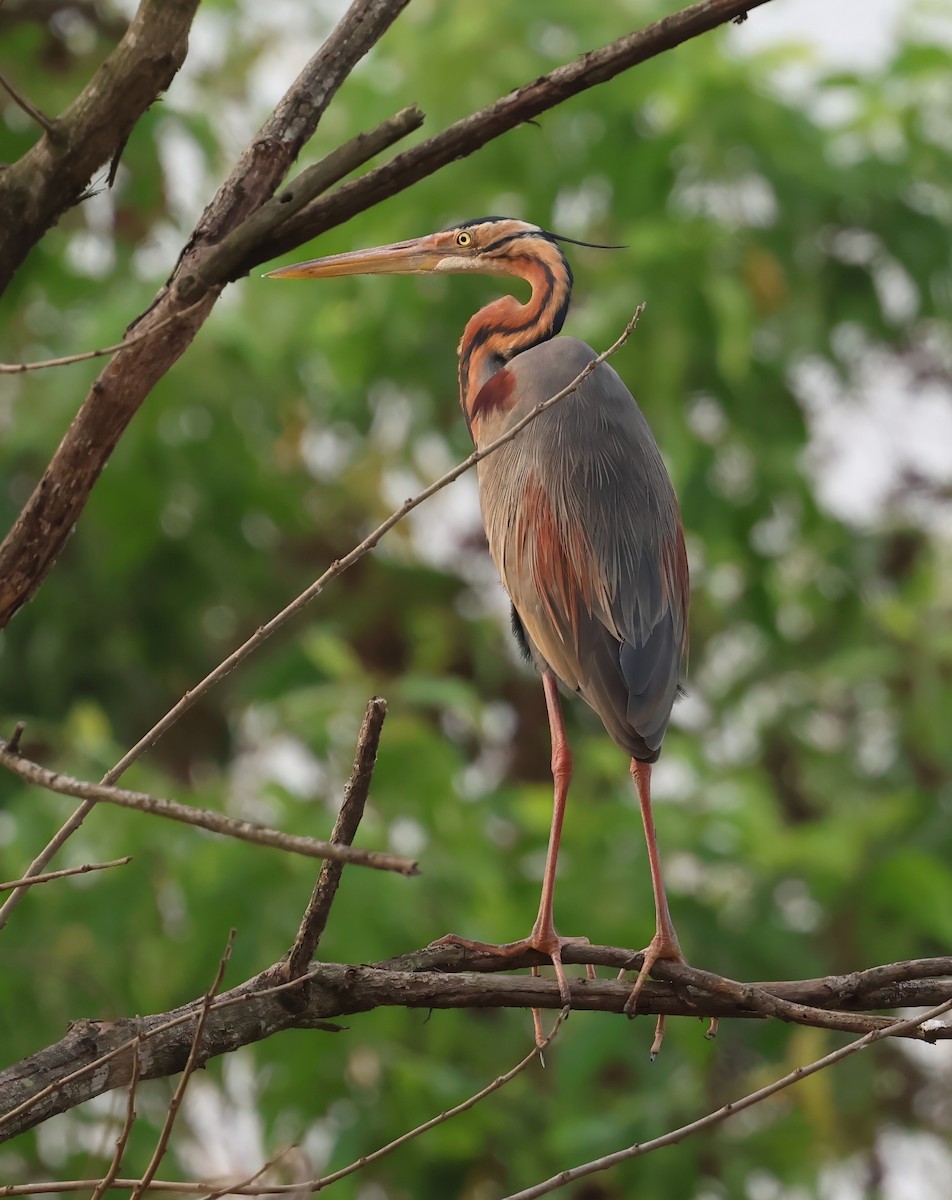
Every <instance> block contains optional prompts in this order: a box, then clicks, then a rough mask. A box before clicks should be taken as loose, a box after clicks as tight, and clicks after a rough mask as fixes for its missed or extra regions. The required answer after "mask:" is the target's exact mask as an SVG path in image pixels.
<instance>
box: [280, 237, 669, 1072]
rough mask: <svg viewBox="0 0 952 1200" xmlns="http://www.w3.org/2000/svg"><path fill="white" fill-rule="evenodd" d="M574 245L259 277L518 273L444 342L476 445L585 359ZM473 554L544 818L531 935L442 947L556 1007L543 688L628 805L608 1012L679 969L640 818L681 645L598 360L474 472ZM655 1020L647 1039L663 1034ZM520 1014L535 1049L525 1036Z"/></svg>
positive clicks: (603, 365)
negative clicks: (613, 1002)
mask: <svg viewBox="0 0 952 1200" xmlns="http://www.w3.org/2000/svg"><path fill="white" fill-rule="evenodd" d="M566 243H570V244H574V245H582V246H586V245H592V244H593V243H587V242H577V241H576V240H575V239H573V238H567V237H562V236H560V235H557V234H554V233H551V232H549V231H547V230H545V229H543V228H541V227H540V226H538V225H534V224H531V223H529V222H527V221H523V220H519V219H516V218H512V217H481V218H477V219H474V220H467V221H463V222H460V223H458V224H455V225H452V226H450V227H449V228H447V229H443V230H440V231H439V232H436V233H431V234H427V235H425V236H424V237H419V238H415V239H412V240H409V241H402V242H395V243H392V244H389V245H383V246H376V247H372V248H369V249H364V250H354V251H350V252H348V253H344V254H335V255H331V256H328V257H325V258H318V259H313V260H311V261H308V262H302V263H297V264H294V265H292V266H286V267H281V268H279V269H277V270H275V271H271V272H269V276H268V277H269V278H272V279H324V278H330V277H335V276H342V275H384V274H400V275H425V274H430V273H435V274H481V275H499V276H508V277H514V278H519V279H522V280H525V281H526V282H527V283H528V284H529V287H530V289H531V293H530V296H529V298H528V300H527V301H525V302H521V301H520V300H518V299H517V298H516V297H515V296H512V295H503V296H501V297H500V298H498V299H495V300H492V301H491V302H490V303H489V304H487V305H485V306H484V307H482V308H480V309H479V311H478V312H477V313H476V314H475V315H474V316H473V317H471V318H470V320H469V321H468V322H467V324H466V327H465V330H464V332H463V335H462V338H461V340H460V342H459V346H458V359H459V392H460V405H461V407H462V410H463V416H464V418H465V421H466V424H467V427H468V429H469V433H470V435H471V437H472V440H473V442H474V443H475V446H476V448H477V450H480V449H483V448H484V447H486V446H488V445H489V444H490V443H492V442H493V441H494V440H495V439H497V438H499V437H500V436H501V435H503V434H505V433H506V431H507V430H509V429H511V428H512V426H513V425H514V424H516V423H517V422H518V421H519V420H520V419H522V418H523V417H525V416H526V415H527V414H528V413H529V412H531V411H532V410H533V409H534V408H535V407H536V406H537V405H538V404H539V403H540V402H542V401H545V400H546V399H548V398H549V397H552V396H554V395H555V394H556V393H557V392H559V391H560V390H561V389H563V388H565V387H566V386H567V385H569V384H571V383H572V382H573V381H574V380H575V379H576V377H577V376H578V375H579V374H580V372H582V370H583V368H585V367H587V366H589V365H590V364H592V363H593V362H594V360H596V359H597V357H598V356H597V355H596V353H595V351H594V350H592V348H591V347H590V346H588V345H586V344H585V343H584V342H582V341H580V340H578V339H577V338H574V337H569V336H565V335H562V334H561V330H562V326H563V324H564V322H565V318H566V314H567V311H568V307H569V301H570V298H571V294H572V286H573V282H574V281H573V276H572V270H571V268H570V266H569V263H568V260H567V258H566V255H565V252H564V250H563V249H562V246H563V245H564V244H566ZM477 477H478V487H479V499H480V508H481V511H482V518H483V523H484V527H485V531H486V538H487V541H488V543H489V551H490V554H491V556H492V558H493V560H494V562H495V565H496V568H497V569H498V572H499V576H500V579H501V581H502V584H503V586H504V587H505V590H506V591H507V593H508V595H509V599H510V601H511V605H512V627H513V631H514V633H515V636H516V638H517V640H518V642H519V645H520V647H521V649H522V650H523V653H524V654H525V656H526V657H527V658H529V659H531V660H532V661H533V662H534V663H535V664H536V666H537V667H538V669H539V671H540V673H541V676H542V686H543V692H544V696H545V704H546V711H547V714H548V722H549V729H550V733H551V747H552V759H551V766H552V776H553V812H552V824H551V829H550V834H549V843H548V850H547V854H546V861H545V867H544V871H543V882H542V893H541V897H540V902H539V911H538V915H537V917H536V921H535V924H534V925H533V927H532V931H531V933H530V934H529V935H528V936H527V937H526V938H523V939H521V940H520V941H517V942H510V943H506V944H505V945H502V946H495V945H492V944H489V943H483V942H474V941H471V940H469V939H465V938H461V937H457V935H455V934H449V935H447V937H446V938H443V939H440V942H441V943H447V942H449V943H453V944H458V945H462V946H464V947H467V948H469V949H473V950H477V951H479V952H484V953H487V954H498V955H504V956H507V957H516V956H518V955H521V954H523V953H524V952H525V951H527V950H528V949H534V950H536V951H539V952H540V953H541V954H542V955H543V956H545V957H547V958H548V959H549V960H550V961H551V962H552V965H553V967H554V969H555V976H556V980H557V983H558V987H559V991H560V995H561V998H562V1002H563V1005H565V1006H568V1004H569V985H568V981H567V979H566V975H565V970H564V967H563V964H562V954H563V950H564V949H565V947H566V946H567V945H572V944H577V943H579V942H584V941H587V939H584V938H563V937H561V936H560V935H559V934H558V932H557V930H556V927H555V922H554V915H553V906H554V892H555V876H556V864H557V860H558V853H559V845H560V841H561V837H562V825H563V818H564V815H565V808H566V801H567V798H568V793H569V784H570V781H571V777H572V753H571V749H570V747H569V743H568V739H567V736H566V731H565V725H564V721H563V716H562V707H561V700H560V694H559V692H560V685H561V687H562V688H563V689H564V690H565V691H566V692H567V693H573V692H574V693H576V694H578V695H579V696H581V698H582V699H583V700H584V701H586V703H587V704H588V705H589V706H590V707H591V708H592V709H593V710H594V711H595V713H596V714H597V715H598V716H599V717H600V718H601V721H602V723H603V725H604V727H605V730H606V732H607V733H608V735H609V737H611V738H612V740H613V741H614V742H615V743H616V744H617V745H618V746H619V747H621V749H622V750H623V751H624V752H625V753H626V754H627V755H628V757H629V759H630V772H631V776H632V779H633V781H634V785H635V790H636V792H637V795H638V800H639V806H640V810H641V818H642V823H643V827H644V834H645V841H646V844H647V850H648V863H649V870H650V875H651V884H652V892H653V896H654V906H655V933H654V936H653V937H652V939H651V942H650V943H649V944H648V946H647V947H646V948H645V950H644V951H643V959H642V966H641V968H640V971H639V973H638V977H637V979H636V981H635V983H634V986H633V988H632V990H631V993H630V995H629V998H628V1002H627V1004H626V1006H625V1011H626V1012H627V1013H628V1014H629V1015H633V1014H634V1011H635V1008H636V1005H637V1000H638V995H639V993H640V991H641V988H642V986H643V984H644V982H645V979H646V978H647V976H648V975H649V973H650V972H651V970H652V968H653V967H654V966H655V964H656V963H657V962H658V961H660V960H668V961H673V962H679V963H683V962H684V961H685V960H684V958H683V956H682V953H681V948H680V945H679V942H678V937H677V934H676V932H675V928H674V924H673V922H672V918H671V913H670V910H669V906H668V900H667V895H666V892H665V887H664V882H663V878H662V873H661V861H660V856H659V852H658V845H657V838H656V834H655V826H654V820H653V817H652V810H651V770H652V765H653V764H654V763H655V762H656V761H657V760H658V756H659V754H660V752H661V743H662V739H663V738H664V735H665V730H666V729H667V726H668V722H669V720H670V717H671V712H672V708H673V706H674V703H675V700H676V699H677V697H678V696H679V694H680V693H681V691H682V685H683V678H684V673H685V670H686V664H687V651H688V607H689V594H690V585H689V577H688V562H687V554H686V551H685V543H684V529H683V525H682V521H681V514H680V509H679V505H678V500H677V497H676V495H675V491H674V487H673V485H672V483H671V479H670V477H669V475H668V472H667V470H666V468H665V465H664V461H663V459H662V456H661V452H660V450H659V448H658V445H657V443H656V441H655V439H654V437H653V435H652V433H651V430H650V428H649V426H648V422H647V420H646V419H645V417H644V415H643V413H642V412H641V409H640V408H639V407H638V405H637V403H636V401H635V399H634V397H633V396H632V394H631V392H630V391H629V390H628V388H627V387H626V386H625V384H624V383H623V382H622V380H621V378H620V377H619V376H618V374H617V373H616V372H615V371H614V370H613V369H612V367H610V366H609V365H608V363H607V362H604V361H603V362H600V363H598V365H596V366H595V367H594V369H592V370H591V373H590V374H589V375H587V377H585V378H584V379H583V380H582V381H581V382H580V383H579V384H578V386H577V387H576V388H575V390H574V391H572V392H571V393H570V394H568V395H566V396H565V397H564V398H562V399H560V400H559V401H558V402H557V403H555V404H553V405H552V406H551V407H548V408H546V409H545V410H543V411H542V412H541V413H540V414H539V415H538V416H536V417H535V419H534V420H532V421H531V422H529V423H528V424H527V425H526V426H525V428H523V429H522V430H520V432H519V433H517V434H516V435H515V437H514V438H513V439H512V440H511V441H508V442H507V443H505V444H504V445H502V446H501V447H499V448H498V449H496V450H495V451H494V452H493V453H491V454H489V455H487V456H486V457H485V458H483V459H481V460H480V461H479V462H478V464H477ZM663 1031H664V1026H663V1019H661V1020H659V1025H658V1028H657V1030H656V1035H655V1045H654V1046H653V1048H652V1049H653V1053H654V1052H655V1051H656V1048H657V1047H658V1046H660V1040H661V1037H663ZM541 1036H542V1035H541V1026H540V1024H539V1018H538V1016H536V1039H537V1041H539V1040H540V1038H541Z"/></svg>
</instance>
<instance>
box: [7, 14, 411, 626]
mask: <svg viewBox="0 0 952 1200" xmlns="http://www.w3.org/2000/svg"><path fill="white" fill-rule="evenodd" d="M177 3H178V4H179V5H181V4H183V3H184V0H177ZM192 3H193V4H194V0H192ZM407 3H409V0H354V3H353V4H352V5H351V7H350V8H349V9H348V11H347V13H346V14H345V16H344V17H343V18H342V19H341V21H340V23H339V24H338V26H337V28H336V29H335V30H334V32H333V33H332V34H331V35H330V37H329V38H328V39H327V41H326V42H325V43H324V45H323V46H322V47H321V49H320V50H319V51H318V53H317V54H316V55H315V56H314V57H313V58H312V59H311V61H310V62H309V63H308V65H307V66H306V67H305V69H304V71H303V72H302V73H301V75H300V76H299V78H298V79H297V80H296V82H295V83H294V85H293V86H292V87H291V89H290V90H289V91H288V93H287V94H286V96H285V97H284V99H283V100H282V101H281V103H280V104H279V105H278V107H277V108H276V109H275V111H274V113H273V114H272V116H271V117H270V118H269V119H268V121H267V122H266V123H265V125H264V126H263V127H262V128H261V130H259V132H258V134H257V135H256V136H255V138H254V139H253V141H252V142H251V143H250V144H249V145H248V147H247V148H246V149H245V151H244V152H243V153H242V155H241V157H240V158H239V160H238V162H237V163H236V165H235V167H234V169H233V170H232V172H231V174H230V175H229V176H228V178H227V179H226V180H225V182H224V183H223V184H222V186H221V188H219V190H218V193H217V194H216V196H215V198H214V199H213V200H212V202H211V203H210V204H209V206H208V207H207V208H206V210H205V212H204V213H203V214H202V216H201V218H200V219H199V222H198V224H197V225H196V227H195V229H194V231H193V232H192V236H191V238H190V239H189V242H188V245H187V246H186V249H185V251H184V252H183V255H182V257H181V259H180V260H179V263H178V265H177V267H176V270H175V272H174V274H173V276H172V279H171V280H170V282H169V286H167V287H166V288H165V289H163V291H162V292H161V293H160V295H159V296H158V298H157V299H156V301H155V302H154V303H153V305H152V306H151V308H150V309H149V310H148V312H146V313H145V314H144V315H143V316H142V317H141V318H140V319H139V320H138V321H137V322H135V323H134V325H133V326H132V327H131V328H133V329H135V332H136V333H137V334H138V333H141V332H143V331H146V330H151V329H153V328H154V329H155V330H156V336H155V337H149V338H146V339H144V340H142V341H138V342H136V344H135V345H134V346H131V347H128V348H126V349H124V350H121V351H120V352H119V353H118V354H117V355H116V357H115V358H114V359H112V360H111V362H110V363H109V364H108V366H106V367H105V368H104V369H103V371H102V372H101V374H100V375H99V377H98V378H97V379H96V381H95V383H93V385H92V388H91V390H90V392H89V394H88V395H87V397H86V399H85V401H84V402H83V405H82V408H81V409H80V411H79V412H78V413H77V415H76V418H75V419H74V421H73V423H72V424H71V425H70V427H69V429H68V430H67V432H66V435H65V437H64V438H63V440H62V442H61V443H60V445H59V447H58V449H57V451H56V453H55V455H54V456H53V459H52V460H51V462H50V464H49V466H48V467H47V469H46V471H45V472H44V474H43V478H42V479H41V480H40V482H39V483H38V484H37V486H36V489H35V490H34V492H33V495H32V496H31V497H30V499H29V500H28V501H27V504H26V507H25V508H24V509H23V511H22V512H21V513H20V515H19V517H18V518H17V520H16V522H15V524H14V526H13V528H12V529H11V531H10V533H9V534H8V535H7V537H6V539H5V540H4V542H3V545H2V546H0V628H3V627H4V626H6V624H7V622H8V621H9V620H10V618H11V617H12V616H13V614H14V613H15V612H17V611H18V609H19V608H20V607H22V605H23V604H25V603H26V601H27V600H28V599H29V598H30V596H31V595H32V594H33V592H34V591H35V590H36V589H37V588H38V587H39V585H40V583H42V581H43V579H44V578H45V577H46V574H47V572H48V571H49V569H50V568H51V567H52V565H53V563H54V562H55V560H56V557H57V555H58V554H59V552H60V550H61V549H62V547H63V544H64V543H65V542H66V539H67V538H68V537H69V535H70V532H71V531H72V528H73V526H74V524H75V523H76V521H77V520H78V519H79V516H80V513H81V512H82V510H83V508H84V506H85V504H86V500H87V499H88V497H89V493H90V492H91V491H92V488H93V486H94V485H95V483H96V480H97V479H98V478H99V475H100V473H101V472H102V469H103V467H104V466H105V465H106V462H107V461H108V460H109V456H110V455H111V454H112V451H113V450H114V449H115V446H116V443H117V442H118V441H119V438H120V437H121V436H122V434H123V432H124V431H125V429H126V426H127V425H128V424H129V422H130V421H131V420H132V417H133V416H134V415H135V413H136V412H137V411H138V409H139V407H140V405H141V404H142V402H143V400H144V399H145V398H146V396H147V395H148V394H149V392H150V391H151V390H152V388H153V387H154V385H155V383H156V382H157V381H158V380H159V379H161V378H162V376H163V375H164V374H166V372H167V371H169V370H170V369H171V367H172V366H174V364H175V363H176V362H177V361H178V359H179V357H180V356H181V355H182V354H183V353H184V351H185V350H186V349H187V348H188V346H189V345H190V344H191V342H192V339H193V338H194V337H195V334H196V333H197V332H198V330H199V329H200V328H201V326H202V324H203V322H204V321H205V318H206V317H207V316H208V314H209V312H211V309H212V307H213V305H214V303H215V300H216V299H217V295H216V293H215V291H214V290H212V291H209V292H208V293H207V294H206V295H205V299H204V301H201V302H199V303H195V304H190V303H189V301H187V300H185V301H183V299H182V297H181V296H180V295H179V293H178V290H177V287H176V286H175V285H176V284H177V282H178V281H179V280H180V279H183V278H184V279H192V278H194V277H195V276H196V275H198V274H200V272H201V264H202V262H203V260H204V258H205V257H207V256H208V255H209V254H210V252H211V247H212V246H213V245H214V244H215V243H217V242H220V241H221V240H222V238H224V237H225V236H226V235H227V234H229V233H230V232H231V231H232V230H234V229H237V228H238V226H239V225H240V224H241V223H242V221H244V220H245V218H246V217H248V216H249V215H250V214H251V213H253V212H255V211H256V210H257V209H258V208H259V207H260V206H261V205H262V204H263V203H264V202H265V201H266V200H268V199H269V198H270V197H271V196H272V195H273V194H274V191H275V189H276V188H277V187H278V185H279V183H280V182H281V180H282V179H283V178H284V177H285V176H286V175H287V172H288V169H289V168H290V166H291V164H292V163H293V162H294V160H295V158H296V157H297V155H298V153H299V152H300V150H301V148H302V146H303V145H304V144H305V142H306V141H307V139H308V138H309V137H310V136H311V134H312V133H313V132H314V130H315V128H316V127H317V123H318V121H319V120H320V118H321V116H322V115H323V113H324V110H325V109H326V107H327V105H328V104H329V103H330V101H331V98H332V97H333V95H334V93H335V92H336V91H337V89H338V87H339V86H340V85H341V83H343V81H344V80H345V79H346V78H347V76H348V75H349V73H350V71H351V70H352V69H353V67H354V65H355V64H356V63H357V62H358V61H359V60H360V59H361V58H362V57H363V56H364V54H366V53H367V51H368V50H369V49H370V48H371V47H372V46H373V44H374V43H375V42H376V41H377V39H378V38H379V37H380V36H381V34H382V33H383V32H384V30H385V29H386V28H387V27H388V26H389V25H390V23H391V22H392V21H393V20H394V18H395V17H396V16H397V15H398V14H399V13H400V12H401V11H402V10H403V8H404V7H405V6H406V5H407ZM154 5H158V7H159V8H164V7H169V8H172V7H174V5H173V4H172V3H171V0H145V2H144V4H143V9H146V8H148V7H149V6H154ZM140 11H142V10H140ZM82 135H83V130H82V127H80V129H79V130H77V132H76V137H77V138H78V139H80V140H81V137H82ZM45 140H46V139H45V138H44V139H41V142H40V143H39V144H40V145H42V144H43V143H44V142H45ZM3 225H4V220H3V213H2V210H0V226H3ZM193 299H194V294H193ZM186 308H187V309H188V310H189V311H188V313H187V314H186V313H185V312H184V311H183V310H184V309H186ZM179 312H181V313H182V315H181V319H180V320H177V321H173V322H172V323H171V324H170V323H169V320H168V318H169V317H170V316H172V315H174V314H176V313H179ZM160 326H161V330H160V329H159V327H160Z"/></svg>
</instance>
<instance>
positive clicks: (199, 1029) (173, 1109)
mask: <svg viewBox="0 0 952 1200" xmlns="http://www.w3.org/2000/svg"><path fill="white" fill-rule="evenodd" d="M234 944H235V930H234V929H232V930H231V931H230V932H229V934H228V941H227V942H226V943H225V950H224V953H223V954H222V956H221V961H220V962H219V964H218V970H217V971H216V972H215V978H214V979H213V980H212V985H211V987H210V988H209V989H208V991H207V992H206V993H205V996H204V999H203V1001H202V1006H201V1008H200V1009H199V1013H198V1020H197V1021H196V1022H195V1033H194V1034H193V1035H192V1046H191V1049H190V1050H189V1052H188V1059H187V1060H186V1063H185V1068H184V1070H183V1071H182V1075H181V1077H180V1079H179V1081H178V1084H177V1085H176V1088H175V1091H174V1092H173V1093H172V1099H171V1100H170V1101H169V1107H168V1109H167V1110H166V1113H165V1121H164V1122H163V1125H162V1132H161V1133H160V1134H159V1138H158V1141H157V1142H156V1143H155V1149H154V1150H153V1151H152V1157H151V1158H150V1159H149V1165H148V1166H147V1167H146V1169H145V1172H144V1174H143V1175H142V1177H141V1178H140V1180H139V1182H138V1184H136V1186H135V1187H134V1188H133V1189H132V1195H131V1196H130V1197H129V1200H142V1196H143V1195H144V1193H145V1192H146V1191H147V1190H148V1188H149V1185H150V1184H151V1182H152V1180H153V1179H154V1178H155V1173H156V1171H158V1169H159V1165H160V1164H161V1162H162V1159H163V1158H164V1157H165V1152H166V1150H167V1149H168V1148H169V1138H170V1137H171V1136H172V1126H173V1125H174V1124H175V1118H176V1117H177V1116H178V1111H179V1108H180V1107H181V1105H182V1098H183V1097H184V1095H185V1089H186V1088H187V1087H188V1084H189V1080H190V1079H191V1078H192V1073H193V1072H194V1070H195V1068H196V1067H198V1066H200V1065H201V1064H200V1059H201V1053H202V1034H203V1033H204V1032H205V1022H206V1021H207V1020H208V1013H209V1010H210V1008H211V1006H212V1002H213V1001H214V999H215V997H216V996H217V994H218V989H219V988H220V987H221V983H222V980H223V979H224V978H225V969H226V968H227V966H228V960H229V959H230V958H231V948H232V946H233V945H234Z"/></svg>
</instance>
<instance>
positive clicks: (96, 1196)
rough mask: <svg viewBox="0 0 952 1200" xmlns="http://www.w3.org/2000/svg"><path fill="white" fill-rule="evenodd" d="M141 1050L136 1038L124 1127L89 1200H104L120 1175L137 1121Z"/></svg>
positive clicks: (133, 1047) (133, 1046)
mask: <svg viewBox="0 0 952 1200" xmlns="http://www.w3.org/2000/svg"><path fill="white" fill-rule="evenodd" d="M140 1051H141V1045H140V1040H139V1038H136V1039H135V1041H134V1042H133V1045H132V1075H131V1076H130V1078H129V1091H128V1095H127V1097H126V1116H125V1120H124V1121H123V1122H122V1129H121V1130H120V1131H119V1136H118V1137H117V1138H116V1150H115V1153H114V1154H113V1156H112V1162H111V1163H110V1164H109V1170H108V1171H107V1172H106V1174H105V1175H104V1176H103V1177H102V1179H101V1180H100V1181H99V1183H98V1184H97V1185H96V1190H95V1191H94V1192H93V1194H92V1195H91V1196H90V1198H89V1200H102V1197H103V1196H104V1195H105V1194H106V1192H108V1191H109V1189H110V1188H111V1187H112V1185H113V1183H114V1182H115V1181H116V1179H117V1178H118V1176H119V1168H120V1167H121V1166H122V1159H123V1155H124V1154H125V1152H126V1146H127V1145H128V1144H129V1136H130V1134H131V1133H132V1127H133V1125H134V1124H135V1123H136V1089H137V1088H138V1086H139V1071H140V1069H141V1065H142V1059H141V1053H140Z"/></svg>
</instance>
